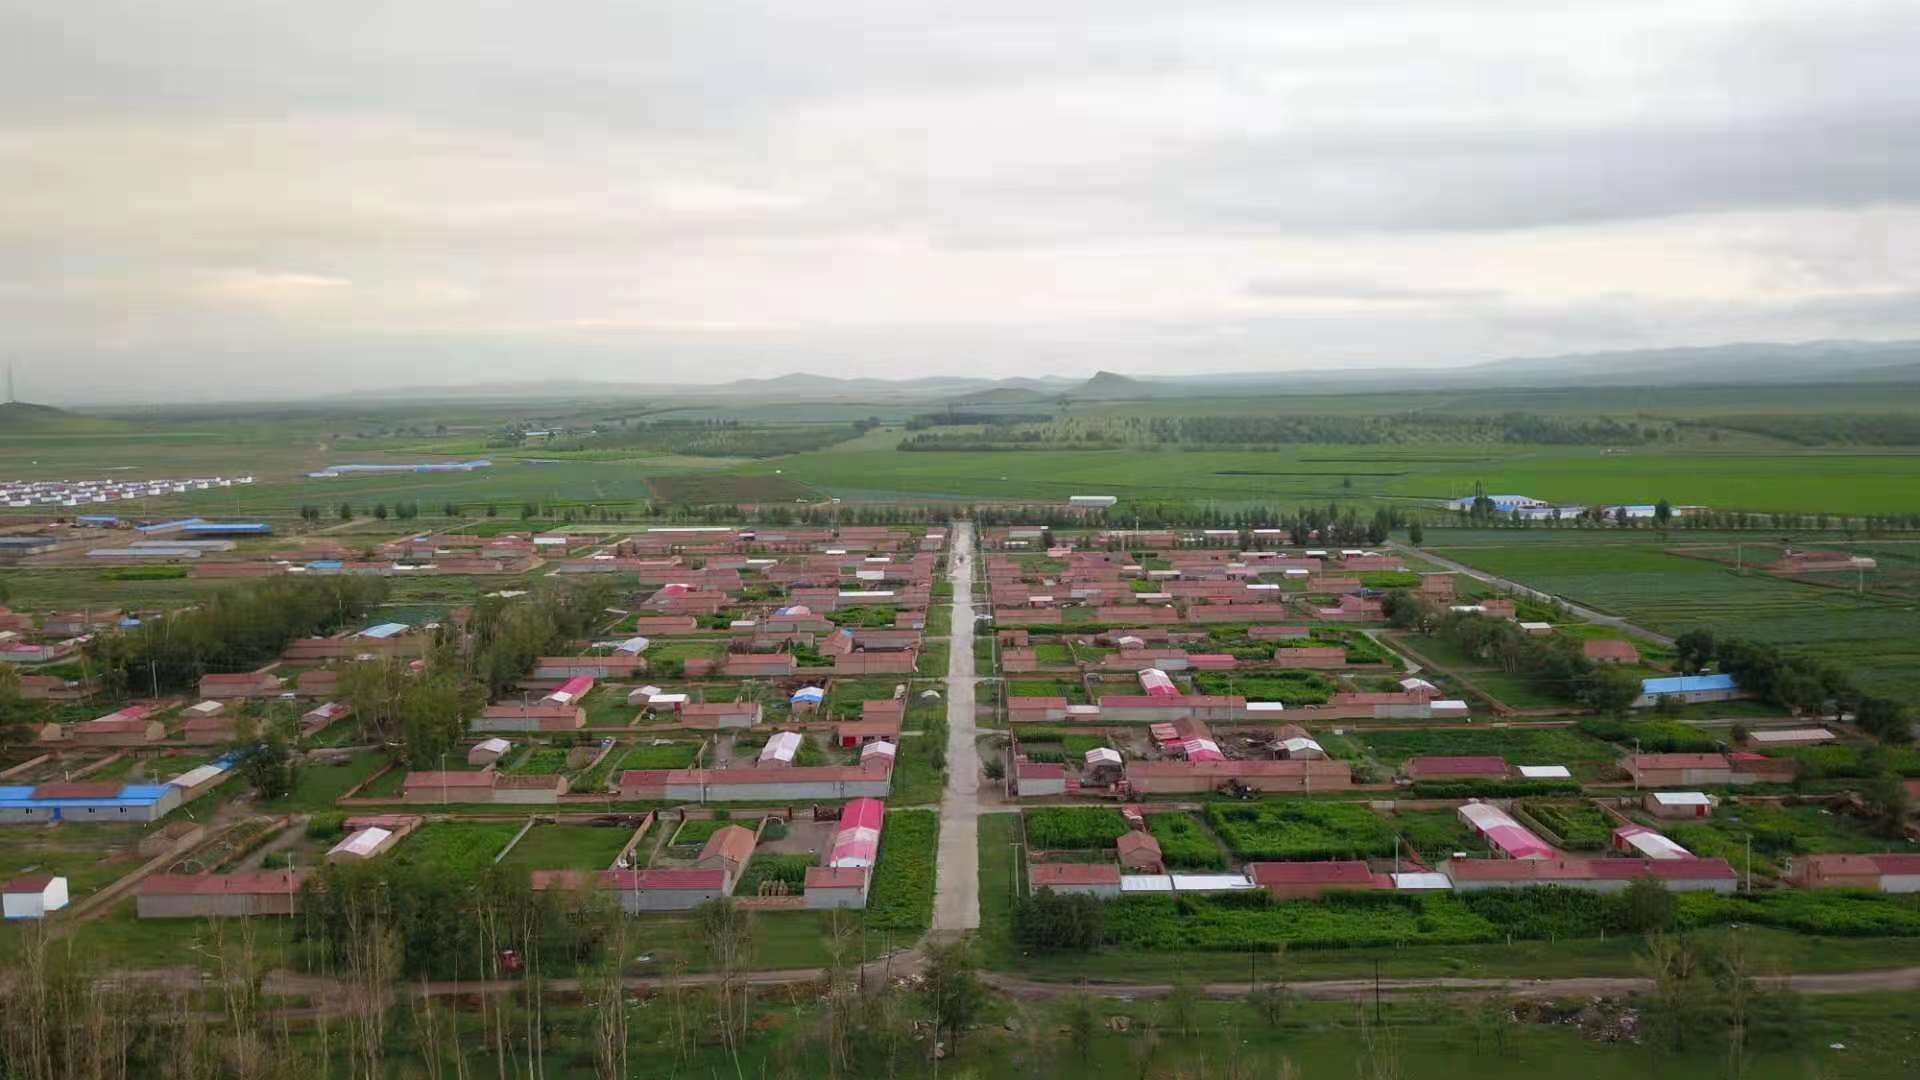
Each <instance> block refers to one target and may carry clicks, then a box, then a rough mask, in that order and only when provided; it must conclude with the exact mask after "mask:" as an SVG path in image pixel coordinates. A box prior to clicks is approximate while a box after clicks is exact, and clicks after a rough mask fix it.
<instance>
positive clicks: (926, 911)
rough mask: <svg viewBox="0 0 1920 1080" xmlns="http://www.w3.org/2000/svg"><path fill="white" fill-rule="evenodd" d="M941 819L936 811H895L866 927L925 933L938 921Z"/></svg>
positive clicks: (870, 896)
mask: <svg viewBox="0 0 1920 1080" xmlns="http://www.w3.org/2000/svg"><path fill="white" fill-rule="evenodd" d="M939 836H940V818H939V816H938V815H937V814H935V813H934V812H933V811H932V810H893V811H889V812H888V814H887V821H886V826H885V828H883V829H882V830H881V832H880V857H879V858H878V859H877V860H876V861H875V863H874V867H873V885H872V886H871V887H870V888H869V889H868V891H867V918H866V925H867V926H868V928H870V929H875V930H908V931H919V930H925V929H926V928H927V927H928V926H929V925H930V924H931V923H932V922H933V881H934V852H935V848H936V844H937V842H938V839H939Z"/></svg>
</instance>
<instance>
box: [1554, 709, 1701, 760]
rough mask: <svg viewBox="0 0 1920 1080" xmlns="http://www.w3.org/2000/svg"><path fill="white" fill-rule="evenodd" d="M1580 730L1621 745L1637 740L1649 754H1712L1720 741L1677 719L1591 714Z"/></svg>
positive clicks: (1581, 723) (1641, 748) (1581, 722)
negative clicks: (1632, 718)
mask: <svg viewBox="0 0 1920 1080" xmlns="http://www.w3.org/2000/svg"><path fill="white" fill-rule="evenodd" d="M1580 730H1581V731H1583V732H1585V733H1587V734H1588V735H1591V736H1593V737H1594V738H1596V739H1605V740H1606V741H1608V742H1611V743H1620V744H1622V745H1627V744H1630V743H1632V742H1633V741H1634V740H1635V739H1638V740H1640V750H1641V751H1642V752H1643V753H1648V754H1710V753H1713V752H1714V751H1715V750H1717V749H1719V740H1717V739H1715V738H1714V737H1713V736H1712V735H1709V734H1707V733H1706V732H1704V731H1702V730H1700V729H1699V728H1697V727H1694V726H1692V725H1691V724H1683V723H1680V722H1679V721H1677V720H1613V719H1608V718H1603V717H1588V718H1586V719H1584V720H1582V721H1580Z"/></svg>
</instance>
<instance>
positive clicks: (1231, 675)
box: [1193, 671, 1334, 705]
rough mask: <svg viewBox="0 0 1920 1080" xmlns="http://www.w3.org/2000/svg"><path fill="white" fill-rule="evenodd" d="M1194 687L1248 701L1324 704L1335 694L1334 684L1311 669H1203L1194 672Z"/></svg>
mask: <svg viewBox="0 0 1920 1080" xmlns="http://www.w3.org/2000/svg"><path fill="white" fill-rule="evenodd" d="M1193 689H1194V691H1195V692H1196V693H1201V694H1227V693H1233V694H1238V695H1240V696H1241V697H1244V698H1246V699H1247V700H1248V701H1278V702H1281V703H1283V704H1286V705H1324V704H1326V703H1327V701H1328V700H1329V699H1330V698H1332V697H1333V691H1334V685H1333V682H1332V681H1331V680H1329V679H1328V678H1327V677H1326V676H1324V675H1318V674H1315V673H1314V672H1311V671H1272V672H1266V671H1263V672H1258V673H1246V672H1238V671H1202V672H1198V673H1196V674H1195V675H1194V676H1193Z"/></svg>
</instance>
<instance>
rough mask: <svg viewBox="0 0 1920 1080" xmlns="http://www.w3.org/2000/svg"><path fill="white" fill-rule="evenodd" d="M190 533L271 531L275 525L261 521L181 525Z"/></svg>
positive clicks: (183, 530) (207, 522) (181, 528)
mask: <svg viewBox="0 0 1920 1080" xmlns="http://www.w3.org/2000/svg"><path fill="white" fill-rule="evenodd" d="M180 531H181V532H189V533H208V534H212V533H270V532H272V531H273V526H271V525H268V524H266V523H264V522H259V521H192V522H188V523H187V524H185V525H182V526H180Z"/></svg>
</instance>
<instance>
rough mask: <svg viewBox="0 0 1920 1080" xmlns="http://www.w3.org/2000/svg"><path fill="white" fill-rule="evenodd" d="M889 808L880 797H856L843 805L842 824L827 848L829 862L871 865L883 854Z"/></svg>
mask: <svg viewBox="0 0 1920 1080" xmlns="http://www.w3.org/2000/svg"><path fill="white" fill-rule="evenodd" d="M886 817H887V808H886V806H885V804H883V803H881V801H880V800H879V799H854V800H852V801H850V802H848V803H847V804H846V805H845V806H843V807H841V808H840V827H839V828H838V829H836V830H835V831H834V834H833V846H832V847H830V848H828V849H827V865H828V866H830V867H834V868H846V867H871V866H872V865H873V863H874V860H875V859H877V858H879V856H880V830H881V828H882V827H883V826H884V825H885V824H886Z"/></svg>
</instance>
